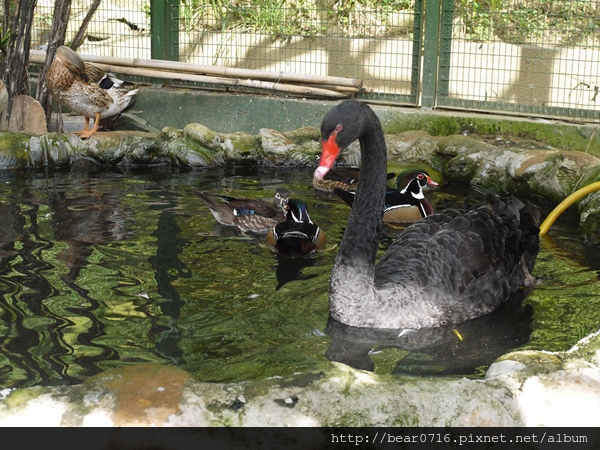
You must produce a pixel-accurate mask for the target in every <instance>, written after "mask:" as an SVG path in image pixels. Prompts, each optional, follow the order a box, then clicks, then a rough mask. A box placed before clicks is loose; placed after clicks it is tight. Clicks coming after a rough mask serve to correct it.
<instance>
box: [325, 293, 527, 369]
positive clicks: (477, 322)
mask: <svg viewBox="0 0 600 450" xmlns="http://www.w3.org/2000/svg"><path fill="white" fill-rule="evenodd" d="M524 298H525V295H524V291H519V292H517V293H516V294H515V295H513V296H512V297H511V298H510V299H509V300H508V301H507V302H505V303H504V304H503V305H501V307H500V308H498V309H496V310H495V311H493V312H492V313H490V314H488V315H486V316H483V317H479V318H477V319H474V320H470V321H468V322H465V323H462V324H459V325H455V326H451V327H439V328H425V329H420V330H408V329H406V330H377V329H364V328H356V327H350V326H347V325H344V324H341V323H339V322H337V321H336V320H334V319H332V318H331V317H330V318H329V321H328V322H327V327H326V328H325V332H326V333H327V334H329V335H330V336H331V345H330V347H329V349H328V350H327V354H326V356H327V358H328V359H329V360H331V361H338V362H342V363H344V364H347V365H349V366H352V367H354V368H357V369H362V370H369V371H374V370H375V369H376V367H375V362H374V361H373V355H374V354H376V353H379V352H383V351H385V350H386V349H396V350H400V351H401V353H400V356H397V358H396V359H397V361H396V362H395V364H394V366H395V367H394V369H393V371H392V373H396V374H413V375H466V374H474V373H476V371H477V369H478V367H482V366H483V367H486V366H489V365H490V364H491V363H492V362H494V360H496V359H497V358H498V357H500V356H502V355H503V354H505V353H507V352H508V351H510V350H512V349H515V348H517V347H519V346H521V345H523V344H525V343H527V342H528V341H529V337H530V335H531V332H532V328H531V321H532V317H533V308H532V307H531V305H526V306H523V305H522V303H523V300H524ZM388 364H389V362H388Z"/></svg>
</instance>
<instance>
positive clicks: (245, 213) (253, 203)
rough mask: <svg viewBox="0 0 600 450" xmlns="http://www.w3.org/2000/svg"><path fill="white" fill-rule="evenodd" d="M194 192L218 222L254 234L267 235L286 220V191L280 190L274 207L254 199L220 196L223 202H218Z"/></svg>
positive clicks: (276, 194) (276, 195)
mask: <svg viewBox="0 0 600 450" xmlns="http://www.w3.org/2000/svg"><path fill="white" fill-rule="evenodd" d="M194 192H195V194H196V195H197V196H198V197H200V200H202V201H203V202H204V203H206V205H207V206H208V207H209V209H210V212H211V213H212V215H213V216H214V218H215V219H216V220H217V222H219V223H220V224H222V225H229V226H235V227H238V228H239V229H240V230H242V231H252V232H254V233H267V232H268V231H269V230H270V229H272V228H273V227H274V226H275V225H277V224H278V223H279V222H281V221H282V220H284V219H285V214H286V212H287V208H286V207H287V203H288V200H289V196H290V194H289V192H288V191H287V190H286V189H284V188H279V189H277V192H276V193H275V196H274V198H273V205H269V204H268V203H267V202H264V201H262V200H258V199H254V198H234V197H228V196H226V195H218V196H217V197H218V198H220V199H221V200H223V201H217V200H215V199H214V198H213V197H211V196H208V195H206V194H205V193H203V192H200V191H194Z"/></svg>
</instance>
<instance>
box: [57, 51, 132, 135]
mask: <svg viewBox="0 0 600 450" xmlns="http://www.w3.org/2000/svg"><path fill="white" fill-rule="evenodd" d="M46 85H47V86H48V90H49V91H50V94H52V98H53V99H54V100H55V101H56V102H58V103H60V104H61V105H63V106H66V107H67V108H69V109H71V110H72V111H74V112H76V113H77V114H81V115H82V116H83V117H84V119H85V122H84V127H83V131H81V132H77V133H75V134H79V135H80V136H81V138H82V139H86V138H89V137H91V136H92V135H93V134H94V133H95V132H96V131H98V126H99V124H100V119H104V118H107V117H112V116H115V115H117V114H120V113H121V112H122V111H123V110H124V109H125V108H127V107H128V106H129V104H130V103H131V101H132V99H133V97H134V96H135V94H137V92H138V90H137V89H127V88H125V86H124V82H123V81H122V80H119V79H117V78H114V77H110V76H108V75H106V74H105V73H104V72H103V71H102V70H100V69H99V68H98V67H96V66H94V65H92V64H88V63H84V62H83V59H81V57H80V56H79V55H78V54H77V53H76V52H74V51H73V50H71V49H70V48H69V47H66V46H64V45H62V46H60V47H58V49H57V50H56V55H54V59H53V60H52V64H51V65H50V69H48V74H47V75H46ZM90 119H94V126H93V128H90Z"/></svg>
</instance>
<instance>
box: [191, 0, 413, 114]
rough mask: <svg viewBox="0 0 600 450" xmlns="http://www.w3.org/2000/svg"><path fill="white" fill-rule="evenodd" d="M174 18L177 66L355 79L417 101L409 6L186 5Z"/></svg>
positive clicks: (313, 2)
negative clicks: (176, 23) (178, 27)
mask: <svg viewBox="0 0 600 450" xmlns="http://www.w3.org/2000/svg"><path fill="white" fill-rule="evenodd" d="M180 17H181V28H182V32H181V34H180V58H181V60H182V61H186V62H192V63H198V64H208V65H218V66H226V67H237V68H245V69H260V70H269V71H283V72H294V73H306V74H311V75H328V76H336V77H346V78H354V79H360V80H363V81H364V86H365V87H366V88H367V89H368V90H369V91H370V92H372V94H370V96H371V97H377V98H385V97H389V96H393V98H394V99H396V100H397V101H407V102H411V103H416V89H415V86H414V85H413V83H418V80H416V79H415V74H414V72H413V39H414V32H415V26H414V24H415V20H414V17H415V14H414V1H412V2H411V1H407V0H387V1H384V2H376V1H372V2H368V1H339V2H336V1H319V0H301V1H296V0H245V1H244V0H237V1H235V0H234V1H228V2H225V1H216V0H190V1H184V2H183V3H182V4H181V10H180ZM419 23H420V20H418V21H417V24H419Z"/></svg>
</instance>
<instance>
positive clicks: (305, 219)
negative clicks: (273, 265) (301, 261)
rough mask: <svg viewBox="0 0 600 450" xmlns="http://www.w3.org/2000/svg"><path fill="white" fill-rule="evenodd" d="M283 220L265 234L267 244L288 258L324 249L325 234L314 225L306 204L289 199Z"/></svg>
mask: <svg viewBox="0 0 600 450" xmlns="http://www.w3.org/2000/svg"><path fill="white" fill-rule="evenodd" d="M286 209H287V211H286V214H285V219H284V220H283V221H281V222H279V223H278V224H277V225H275V226H274V227H273V228H272V229H271V230H269V232H268V233H267V244H269V245H270V246H271V247H273V248H275V249H276V250H277V252H278V253H279V254H280V255H282V256H286V257H288V258H297V257H300V256H305V255H310V254H311V253H314V252H315V251H317V250H321V249H322V248H324V247H325V243H326V237H325V232H324V231H323V230H321V229H320V228H319V227H318V226H317V225H315V224H314V223H313V222H312V220H311V219H310V216H309V215H308V209H307V207H306V203H304V202H303V201H302V200H298V199H290V200H289V201H288V203H287V207H286Z"/></svg>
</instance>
